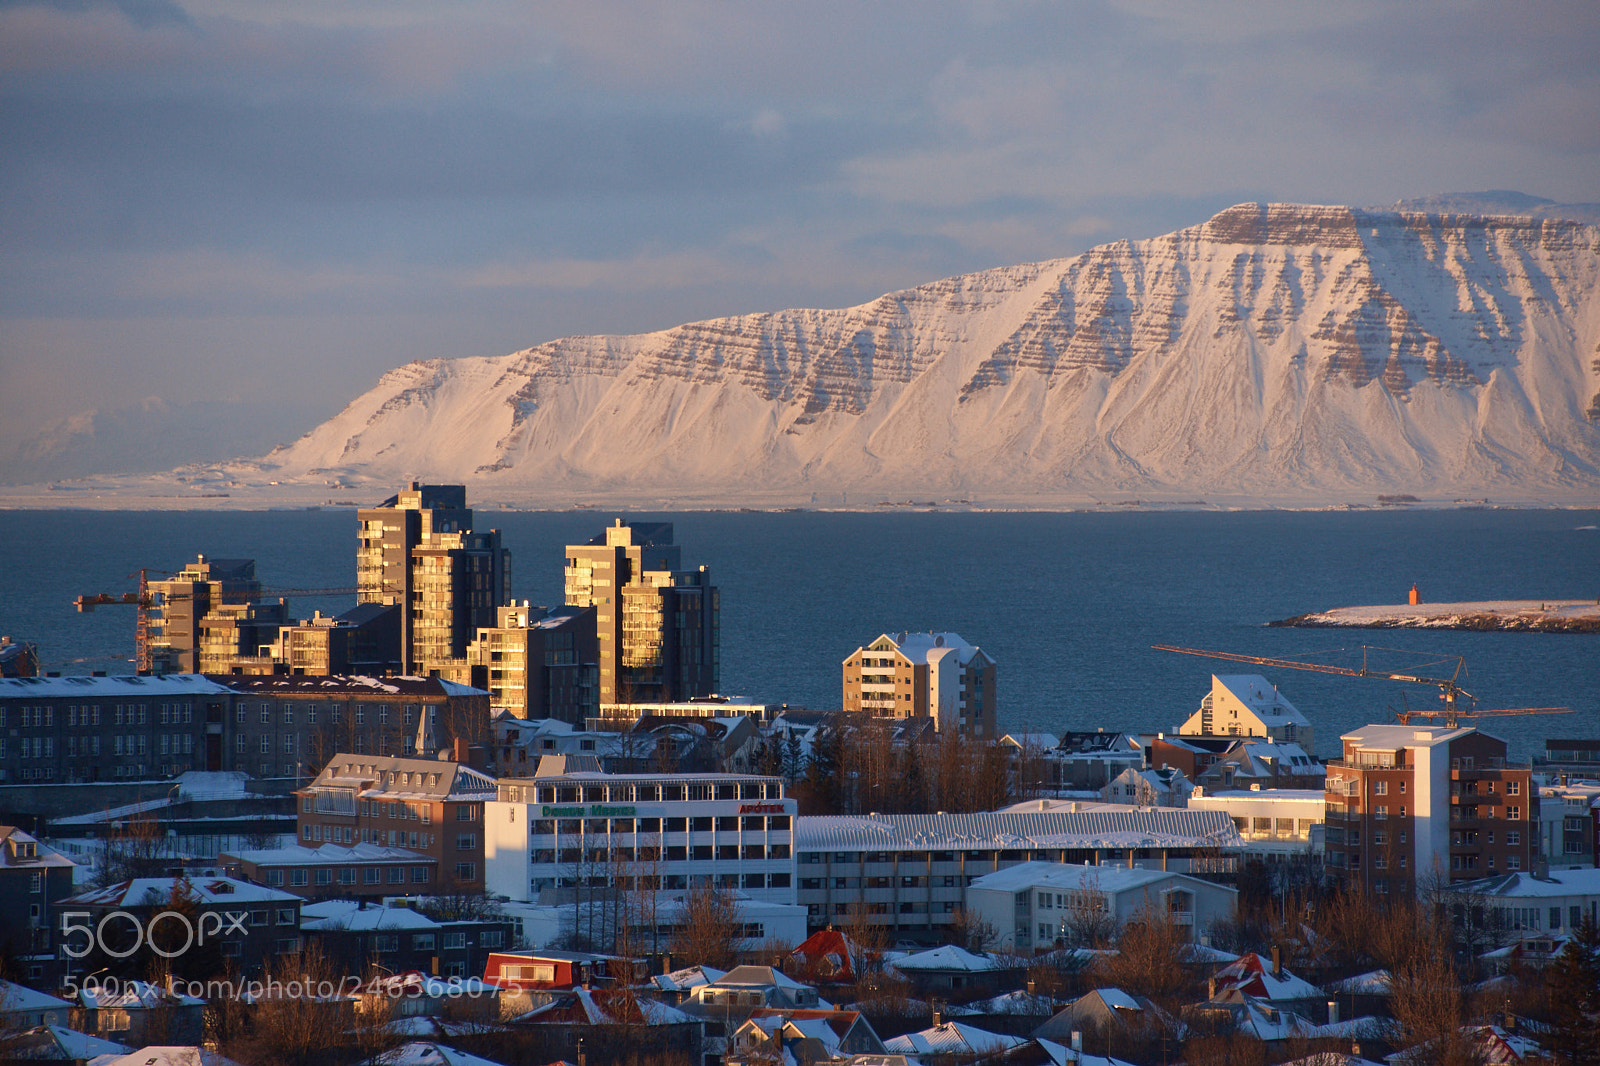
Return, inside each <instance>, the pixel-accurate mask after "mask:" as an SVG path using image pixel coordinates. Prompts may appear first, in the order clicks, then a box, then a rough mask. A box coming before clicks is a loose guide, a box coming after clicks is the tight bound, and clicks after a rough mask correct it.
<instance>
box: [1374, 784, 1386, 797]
mask: <svg viewBox="0 0 1600 1066" xmlns="http://www.w3.org/2000/svg"><path fill="white" fill-rule="evenodd" d="M1372 794H1373V795H1374V796H1387V795H1388V794H1389V782H1387V781H1374V782H1373V783H1372Z"/></svg>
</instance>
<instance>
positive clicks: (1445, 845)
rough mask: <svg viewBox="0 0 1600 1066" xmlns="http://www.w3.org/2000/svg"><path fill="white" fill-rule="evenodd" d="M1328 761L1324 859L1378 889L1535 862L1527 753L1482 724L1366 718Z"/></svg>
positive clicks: (1390, 891)
mask: <svg viewBox="0 0 1600 1066" xmlns="http://www.w3.org/2000/svg"><path fill="white" fill-rule="evenodd" d="M1339 739H1340V740H1341V741H1343V743H1344V756H1343V758H1341V759H1338V760H1335V761H1333V762H1330V763H1328V777H1327V785H1326V800H1325V804H1326V811H1325V821H1326V828H1325V833H1326V836H1325V839H1324V847H1325V850H1326V852H1327V860H1328V866H1329V867H1330V868H1331V869H1333V870H1334V871H1335V872H1337V873H1340V874H1342V875H1343V876H1344V877H1345V878H1346V879H1347V880H1348V881H1351V882H1355V883H1358V884H1360V885H1361V886H1362V887H1364V888H1365V889H1366V890H1367V891H1369V892H1371V893H1373V894H1374V895H1379V896H1382V895H1398V894H1401V893H1413V894H1416V893H1420V892H1423V891H1426V890H1427V889H1429V888H1430V887H1432V886H1433V885H1435V884H1443V883H1448V882H1455V881H1470V880H1473V879H1476V878H1480V877H1487V876H1490V875H1493V874H1500V873H1508V872H1511V873H1514V872H1516V871H1519V870H1530V871H1531V870H1532V869H1533V861H1534V858H1535V856H1536V855H1537V854H1538V852H1537V848H1538V840H1539V823H1538V797H1537V796H1535V795H1534V794H1533V789H1532V780H1531V769H1530V766H1529V764H1527V763H1521V764H1518V763H1511V762H1508V761H1507V760H1506V742H1505V741H1504V740H1501V739H1500V738H1499V737H1494V736H1490V735H1489V734H1487V733H1480V732H1479V731H1478V730H1476V729H1470V728H1457V729H1451V728H1447V727H1443V726H1427V727H1420V726H1412V725H1369V726H1364V727H1362V728H1361V729H1357V730H1355V731H1353V732H1350V733H1346V734H1344V735H1343V736H1342V737H1340V738H1339Z"/></svg>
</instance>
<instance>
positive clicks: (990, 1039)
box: [883, 1022, 1028, 1055]
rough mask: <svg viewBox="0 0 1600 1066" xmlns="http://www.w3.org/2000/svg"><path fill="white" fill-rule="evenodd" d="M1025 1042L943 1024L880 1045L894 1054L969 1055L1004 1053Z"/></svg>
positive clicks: (1000, 1034) (965, 1027) (964, 1027)
mask: <svg viewBox="0 0 1600 1066" xmlns="http://www.w3.org/2000/svg"><path fill="white" fill-rule="evenodd" d="M1027 1042H1028V1040H1027V1038H1026V1037H1022V1036H1010V1035H1008V1034H1005V1033H991V1032H989V1031H988V1030H987V1029H979V1028H976V1027H975V1026H971V1025H967V1024H966V1023H965V1022H945V1023H944V1024H942V1025H936V1026H934V1027H932V1028H930V1029H924V1030H922V1031H921V1032H917V1033H906V1034H905V1035H904V1036H896V1037H891V1038H890V1039H888V1040H885V1041H884V1042H883V1046H884V1049H885V1050H886V1051H888V1052H890V1053H891V1054H895V1055H971V1054H985V1053H987V1052H993V1051H1004V1050H1005V1049H1007V1048H1014V1047H1016V1046H1018V1045H1019V1044H1026V1043H1027Z"/></svg>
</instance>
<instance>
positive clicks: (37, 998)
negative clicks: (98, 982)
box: [0, 979, 72, 1014]
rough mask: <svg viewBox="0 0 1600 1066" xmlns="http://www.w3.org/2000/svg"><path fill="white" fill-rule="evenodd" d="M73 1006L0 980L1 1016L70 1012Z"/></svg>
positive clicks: (30, 989)
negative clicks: (29, 1012)
mask: <svg viewBox="0 0 1600 1066" xmlns="http://www.w3.org/2000/svg"><path fill="white" fill-rule="evenodd" d="M71 1007H72V1004H70V1003H68V1002H67V1001H66V1000H64V999H57V998H56V997H55V996H51V995H46V994H45V993H43V992H39V991H36V990H34V989H32V988H29V987H28V986H27V985H19V984H15V983H13V982H11V981H6V980H3V979H0V1014H18V1013H22V1012H25V1011H47V1010H68V1009H70V1008H71Z"/></svg>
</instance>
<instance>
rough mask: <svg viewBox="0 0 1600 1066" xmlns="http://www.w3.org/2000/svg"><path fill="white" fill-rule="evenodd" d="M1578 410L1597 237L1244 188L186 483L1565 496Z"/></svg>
mask: <svg viewBox="0 0 1600 1066" xmlns="http://www.w3.org/2000/svg"><path fill="white" fill-rule="evenodd" d="M1597 420H1600V228H1597V227H1595V226H1590V225H1585V224H1583V223H1580V222H1575V221H1568V220H1559V219H1554V218H1531V217H1527V216H1514V215H1470V214H1459V213H1449V212H1447V213H1442V214H1441V213H1433V214H1429V213H1423V212H1411V211H1393V210H1389V211H1378V210H1371V209H1363V208H1351V207H1341V206H1318V205H1295V204H1259V203H1258V204H1240V205H1236V206H1234V207H1230V208H1227V209H1225V210H1224V211H1221V212H1219V213H1218V214H1217V215H1215V216H1213V217H1212V218H1211V219H1208V220H1206V221H1205V222H1202V223H1200V224H1198V225H1196V226H1190V227H1186V228H1184V229H1180V230H1177V231H1175V232H1173V233H1170V234H1166V235H1163V236H1159V237H1153V238H1148V239H1143V240H1138V241H1131V240H1121V241H1116V242H1113V243H1111V244H1107V245H1102V246H1099V247H1097V248H1093V249H1090V250H1089V251H1087V252H1084V253H1082V254H1081V255H1077V256H1070V257H1066V258H1061V259H1053V260H1046V261H1043V262H1039V263H1030V264H1020V265H1015V266H1009V267H999V268H994V269H991V270H984V271H975V272H972V273H968V274H962V275H957V276H955V277H951V278H945V279H941V280H939V281H934V282H929V283H927V284H924V285H919V286H915V287H913V288H910V289H904V290H900V291H898V292H893V293H887V294H884V295H883V296H880V297H878V298H877V299H875V300H871V301H868V302H866V303H863V304H860V305H858V306H856V307H851V308H839V309H828V310H822V309H805V308H798V309H788V310H784V311H776V312H763V313H756V314H746V315H738V316H730V317H726V318H717V319H708V320H704V321H700V322H691V323H685V324H682V325H679V326H676V327H673V328H671V329H666V330H660V331H656V332H652V333H644V334H633V335H615V336H613V335H599V336H588V337H567V338H561V339H558V340H553V341H549V342H546V343H544V344H541V345H536V346H534V347H532V348H528V349H524V350H522V351H519V352H514V353H511V354H508V355H505V356H498V357H474V358H465V359H431V360H426V361H422V362H417V363H411V364H407V365H406V366H403V367H397V368H395V369H394V370H391V371H389V372H388V373H386V374H385V375H383V377H382V378H381V379H380V380H379V382H378V383H377V384H376V385H375V386H374V387H373V388H372V389H369V390H368V391H367V392H365V393H363V394H362V395H361V396H358V397H356V398H355V399H354V400H352V401H351V402H350V403H349V404H348V405H347V406H346V407H345V408H344V409H343V410H342V411H340V412H339V414H337V415H336V416H334V417H333V418H332V419H329V420H328V421H326V422H324V423H323V424H322V425H320V426H318V427H316V428H314V429H313V430H312V431H311V432H309V433H307V434H306V435H305V436H303V437H301V438H300V439H299V440H298V441H295V442H293V443H292V444H289V445H287V446H282V447H279V448H277V449H275V450H274V451H273V452H271V453H270V454H268V455H266V456H264V457H261V458H260V459H256V460H248V461H246V460H241V461H236V462H232V463H227V464H211V465H208V466H204V467H194V468H191V469H189V470H187V471H185V472H183V473H182V477H183V479H184V483H185V484H186V485H188V486H190V487H196V486H199V485H209V486H212V487H217V486H223V487H224V488H225V489H226V490H229V491H244V492H245V493H246V494H249V493H253V492H254V493H260V494H265V495H269V496H270V495H271V493H270V492H267V491H266V490H267V486H268V484H269V482H278V483H279V487H282V486H283V485H302V486H304V487H307V488H311V487H315V488H317V489H319V490H320V489H323V488H332V489H344V488H357V487H360V486H364V485H367V484H371V485H373V486H381V485H390V484H393V483H395V482H397V481H401V480H407V479H411V478H416V479H421V480H434V481H452V482H455V481H461V482H466V483H468V484H469V485H472V486H474V492H475V494H487V496H489V497H490V498H494V499H498V500H503V501H507V502H509V503H512V504H528V503H540V502H547V501H550V500H559V501H561V502H569V501H573V500H581V499H585V498H596V499H602V498H603V499H608V500H611V499H614V500H618V501H626V500H630V499H637V500H641V501H643V500H657V499H664V498H672V499H696V500H703V501H711V502H721V503H730V504H739V503H741V502H745V501H747V500H760V501H762V502H772V501H774V500H778V501H785V500H787V501H792V502H806V501H807V499H808V497H809V498H813V499H816V500H824V499H827V500H831V499H833V498H834V497H835V496H843V494H845V493H848V492H856V493H858V494H865V495H874V496H875V495H887V496H888V498H891V499H903V498H906V497H915V496H925V495H932V496H941V497H945V496H956V497H965V498H979V497H981V498H985V499H1000V498H1004V499H1008V500H1024V501H1025V500H1035V501H1039V502H1040V503H1041V504H1042V505H1048V503H1049V501H1051V500H1057V501H1061V500H1069V499H1073V498H1090V497H1097V496H1099V495H1103V494H1119V493H1134V494H1157V495H1160V494H1168V495H1180V496H1213V495H1220V496H1227V497H1231V498H1241V499H1255V500H1260V501H1263V502H1275V501H1298V500H1319V499H1323V500H1332V499H1342V498H1350V497H1351V496H1353V495H1359V496H1364V497H1367V498H1370V496H1371V495H1372V494H1374V493H1395V492H1405V493H1416V494H1419V495H1424V494H1426V495H1431V496H1438V497H1442V498H1450V497H1453V496H1465V497H1472V498H1477V497H1485V496H1507V495H1510V496H1516V497H1518V498H1526V499H1533V500H1538V499H1549V500H1557V499H1560V500H1576V501H1580V502H1581V501H1584V500H1590V499H1592V500H1595V501H1600V425H1597ZM175 476H176V475H175ZM858 498H861V497H858Z"/></svg>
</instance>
